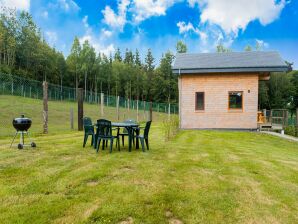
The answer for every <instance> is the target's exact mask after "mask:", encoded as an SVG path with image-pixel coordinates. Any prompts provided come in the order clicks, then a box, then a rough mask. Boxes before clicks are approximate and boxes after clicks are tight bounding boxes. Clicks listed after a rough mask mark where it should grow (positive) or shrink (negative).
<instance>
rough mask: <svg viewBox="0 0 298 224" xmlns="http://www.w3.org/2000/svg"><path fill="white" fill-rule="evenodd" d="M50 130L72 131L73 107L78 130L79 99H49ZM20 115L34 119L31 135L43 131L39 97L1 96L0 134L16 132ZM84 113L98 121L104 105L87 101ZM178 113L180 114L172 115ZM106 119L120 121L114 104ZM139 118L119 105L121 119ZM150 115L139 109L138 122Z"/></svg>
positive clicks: (156, 117) (155, 117)
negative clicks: (15, 122) (77, 101)
mask: <svg viewBox="0 0 298 224" xmlns="http://www.w3.org/2000/svg"><path fill="white" fill-rule="evenodd" d="M48 108H49V109H48V110H49V112H48V115H49V118H48V119H49V122H48V130H49V133H50V134H57V133H65V132H71V126H70V110H71V109H72V110H73V114H74V129H75V130H77V123H78V122H77V120H78V117H77V114H78V113H77V109H78V105H77V103H76V102H69V101H49V106H48ZM21 114H25V116H27V117H29V118H31V119H32V122H33V124H32V128H30V132H31V133H32V134H40V133H42V132H43V101H42V100H38V99H31V98H25V97H20V96H7V95H0V137H1V136H8V135H11V134H13V133H14V132H15V130H14V128H13V126H12V120H13V118H15V117H20V115H21ZM84 116H88V117H91V118H92V119H93V121H94V122H95V121H96V120H97V119H99V118H102V116H101V108H100V105H98V104H89V103H84ZM166 116H167V114H165V113H157V112H153V120H154V121H158V122H159V121H162V120H164V119H165V117H166ZM173 116H177V115H173ZM103 118H105V119H109V120H112V121H117V119H118V117H117V111H116V108H115V107H106V106H105V107H104V116H103ZM128 118H130V119H135V120H137V111H136V110H133V109H130V110H128V109H126V108H122V107H120V109H119V120H120V121H122V120H125V119H128ZM148 118H149V112H148V110H147V111H145V112H144V111H143V110H139V121H146V120H148Z"/></svg>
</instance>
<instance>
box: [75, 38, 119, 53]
mask: <svg viewBox="0 0 298 224" xmlns="http://www.w3.org/2000/svg"><path fill="white" fill-rule="evenodd" d="M86 40H87V41H88V42H89V43H90V45H92V46H93V47H94V49H95V51H96V53H103V54H105V55H109V54H110V53H113V52H114V51H115V47H114V44H109V45H108V46H103V45H101V44H100V42H99V40H98V39H96V38H95V37H94V36H93V35H89V34H86V35H84V36H83V37H81V38H80V39H79V41H80V43H81V44H82V43H84V42H85V41H86Z"/></svg>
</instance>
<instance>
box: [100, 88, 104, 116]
mask: <svg viewBox="0 0 298 224" xmlns="http://www.w3.org/2000/svg"><path fill="white" fill-rule="evenodd" d="M103 101H104V94H103V93H100V109H101V116H103V107H104V102H103Z"/></svg>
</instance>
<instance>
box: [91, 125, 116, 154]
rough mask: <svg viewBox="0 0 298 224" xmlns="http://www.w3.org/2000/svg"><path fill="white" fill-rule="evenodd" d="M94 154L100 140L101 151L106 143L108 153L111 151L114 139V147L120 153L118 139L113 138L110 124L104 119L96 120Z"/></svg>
mask: <svg viewBox="0 0 298 224" xmlns="http://www.w3.org/2000/svg"><path fill="white" fill-rule="evenodd" d="M96 139H97V142H96V152H98V150H99V146H100V142H101V140H102V141H103V143H102V150H104V148H105V145H106V144H105V143H106V141H110V153H111V152H112V151H113V142H114V139H116V140H117V141H116V146H118V150H119V151H120V144H119V137H118V135H117V136H113V134H112V122H111V121H108V120H105V119H100V120H97V131H96Z"/></svg>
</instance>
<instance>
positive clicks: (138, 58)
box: [134, 49, 142, 67]
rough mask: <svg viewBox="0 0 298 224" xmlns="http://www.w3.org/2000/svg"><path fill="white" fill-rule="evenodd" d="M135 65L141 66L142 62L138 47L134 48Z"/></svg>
mask: <svg viewBox="0 0 298 224" xmlns="http://www.w3.org/2000/svg"><path fill="white" fill-rule="evenodd" d="M134 63H135V65H136V66H139V67H141V66H142V62H141V58H140V53H139V51H138V49H136V54H135V62H134Z"/></svg>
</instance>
